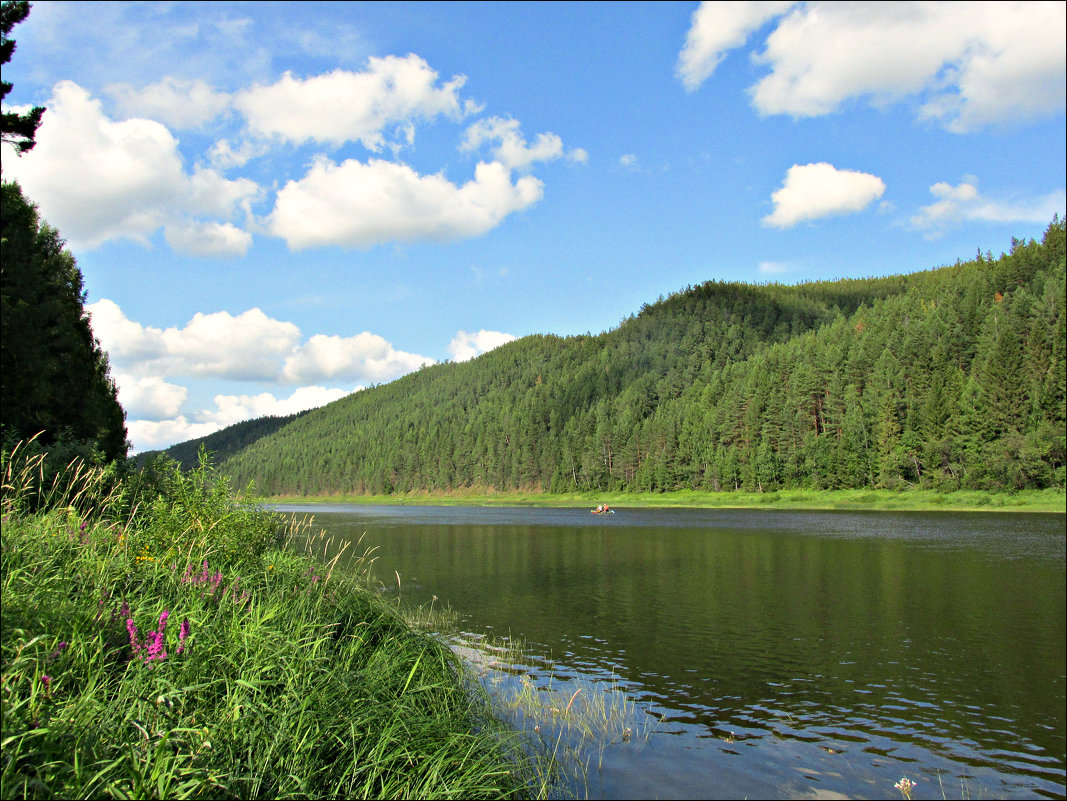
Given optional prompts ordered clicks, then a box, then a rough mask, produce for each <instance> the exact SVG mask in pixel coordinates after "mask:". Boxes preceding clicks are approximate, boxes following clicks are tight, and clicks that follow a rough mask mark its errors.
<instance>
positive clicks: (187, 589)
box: [0, 459, 546, 798]
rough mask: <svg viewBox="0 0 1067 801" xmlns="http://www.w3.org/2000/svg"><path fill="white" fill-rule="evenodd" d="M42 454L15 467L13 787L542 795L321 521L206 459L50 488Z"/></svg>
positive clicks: (8, 618)
mask: <svg viewBox="0 0 1067 801" xmlns="http://www.w3.org/2000/svg"><path fill="white" fill-rule="evenodd" d="M16 462H17V460H16ZM38 467H39V465H35V464H34V463H33V460H30V461H29V462H22V463H21V465H20V464H15V465H12V463H11V461H10V460H8V459H5V464H4V468H5V469H4V471H3V472H4V475H3V497H2V507H3V508H2V514H3V548H2V553H0V602H2V607H3V629H2V635H0V654H2V690H0V702H2V711H3V723H2V726H3V733H2V738H3V743H4V753H3V765H2V775H0V785H2V786H0V797H3V798H15V797H18V798H45V797H47V798H106V797H111V798H115V797H119V798H132V797H154V798H193V797H198V798H199V797H212V798H216V797H217V798H252V797H320V798H321V797H364V798H400V797H405V798H412V797H415V798H426V797H446V796H447V797H461V798H519V797H530V796H531V795H534V796H536V795H540V794H542V793H543V790H544V785H543V781H544V780H543V779H542V780H540V781H539V779H538V778H537V777H538V776H539V775H542V776H543V775H546V774H543V773H538V771H537V770H536V769H535V765H534V759H535V758H534V757H533V756H531V755H530V754H529V753H527V751H526V750H525V748H526V741H525V740H524V738H523V737H522V735H521V734H519V733H517V732H515V731H513V730H511V729H509V728H508V727H507V726H505V725H504V724H503V723H502V722H501V721H500V720H499V719H498V718H497V717H496V715H495V714H494V712H493V709H492V707H491V705H490V702H489V699H488V696H487V695H486V694H485V692H484V691H482V690H481V689H480V688H479V685H478V684H477V681H476V679H475V678H474V677H473V674H472V673H471V672H470V669H469V668H468V667H467V666H466V665H465V664H464V663H463V662H462V661H461V660H460V659H459V658H458V657H457V656H456V655H455V654H454V653H453V652H452V651H451V650H450V649H449V648H448V647H447V645H445V644H443V643H441V642H440V641H439V640H437V639H436V638H434V637H433V636H431V635H429V634H427V633H425V632H422V631H419V630H417V629H416V628H415V627H414V625H412V623H411V622H410V621H409V620H408V619H407V618H406V617H405V616H404V614H403V613H402V612H401V611H400V609H399V608H398V607H397V605H396V603H395V602H390V601H389V600H387V599H386V598H385V597H383V596H381V595H380V594H379V593H377V592H375V591H374V589H373V588H372V587H371V586H370V584H369V582H368V581H367V580H366V572H365V571H360V570H359V569H358V567H359V565H358V561H357V564H356V565H355V568H356V569H355V570H354V571H353V568H352V566H349V567H348V568H346V570H345V571H344V572H345V575H340V571H338V572H337V573H335V572H334V571H333V566H334V564H335V563H336V557H337V556H338V555H339V554H337V553H336V551H332V550H331V549H330V548H329V543H328V541H325V542H324V540H323V537H322V536H321V535H314V532H311V531H308V530H307V529H305V528H302V527H301V526H300V525H298V524H296V523H295V522H292V523H290V524H289V525H288V526H287V527H285V528H280V527H279V526H280V523H281V519H280V516H275V515H267V514H264V513H262V512H258V511H256V510H255V506H256V505H255V504H252V503H251V502H249V500H248V499H241V498H235V497H234V496H233V495H232V494H231V492H230V490H229V487H228V485H227V483H226V480H225V479H224V478H221V477H217V476H214V475H213V474H211V473H210V472H209V471H208V470H207V469H206V468H204V467H203V466H202V467H201V469H200V470H198V471H194V472H193V473H192V474H189V475H183V474H182V473H181V472H180V471H178V470H177V468H176V467H175V469H174V470H172V471H170V472H167V473H165V474H163V475H156V476H153V477H151V481H150V483H149V484H148V485H145V484H144V483H143V482H144V481H145V477H144V476H142V477H140V481H141V482H142V483H141V484H139V485H138V483H137V481H138V480H137V479H136V478H131V479H130V480H129V481H126V482H118V483H115V482H113V481H109V480H108V479H107V476H106V475H103V474H101V473H99V472H96V471H92V470H79V471H77V472H75V473H74V474H73V475H72V476H69V477H68V478H69V480H68V478H62V477H61V480H60V481H59V482H58V483H57V484H56V485H55V486H56V487H58V489H56V490H53V491H51V492H49V491H47V489H46V490H45V492H43V493H42V491H41V487H40V485H39V483H38V484H36V485H35V483H34V475H35V474H37V473H38V470H37V468H38ZM286 546H288V547H286ZM294 546H295V548H296V550H298V551H299V550H304V551H305V553H304V554H303V555H301V554H300V553H294ZM327 554H329V556H330V557H333V558H332V559H330V558H327Z"/></svg>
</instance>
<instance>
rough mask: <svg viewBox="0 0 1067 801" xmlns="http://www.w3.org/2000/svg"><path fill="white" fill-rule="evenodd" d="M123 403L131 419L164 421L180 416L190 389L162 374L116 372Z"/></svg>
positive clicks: (119, 395)
mask: <svg viewBox="0 0 1067 801" xmlns="http://www.w3.org/2000/svg"><path fill="white" fill-rule="evenodd" d="M114 379H115V384H116V385H117V386H118V390H119V392H118V397H119V403H121V404H122V408H123V409H125V410H126V414H127V415H129V417H130V419H140V420H152V421H157V422H158V421H161V420H166V419H168V418H173V417H177V416H178V414H179V412H180V411H181V407H182V404H183V403H185V399H186V397H187V396H188V394H189V390H188V389H186V388H185V387H183V386H179V385H178V384H169V383H167V382H166V381H164V380H163V379H162V378H160V377H159V376H132V375H126V374H124V373H116V374H115V375H114Z"/></svg>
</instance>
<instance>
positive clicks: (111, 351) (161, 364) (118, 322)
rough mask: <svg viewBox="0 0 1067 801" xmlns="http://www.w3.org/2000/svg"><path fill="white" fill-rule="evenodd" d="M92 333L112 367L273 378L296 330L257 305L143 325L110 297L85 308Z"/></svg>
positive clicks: (148, 372) (155, 372)
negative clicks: (167, 324) (173, 323)
mask: <svg viewBox="0 0 1067 801" xmlns="http://www.w3.org/2000/svg"><path fill="white" fill-rule="evenodd" d="M86 310H87V311H88V312H89V314H90V315H91V316H92V325H93V333H95V334H96V336H97V338H98V339H99V340H100V344H101V346H102V347H103V348H104V350H106V351H107V352H108V355H109V357H110V358H111V361H112V363H113V364H115V365H116V367H117V368H119V369H121V370H123V371H125V372H128V373H135V374H138V375H189V376H217V377H223V378H228V379H232V380H264V381H270V380H277V379H278V376H279V373H280V371H281V367H282V365H283V363H284V360H285V359H286V358H287V357H288V356H289V355H290V354H291V353H292V352H293V351H294V349H295V348H296V347H297V344H298V343H299V340H300V329H299V328H297V327H296V326H295V325H293V324H292V323H287V322H282V321H279V320H274V319H272V318H270V317H268V316H267V315H266V314H264V313H263V312H262V311H260V310H259V309H250V310H249V311H246V312H242V313H241V314H238V315H236V316H235V315H231V314H230V313H229V312H225V311H222V312H215V313H213V314H203V313H197V314H196V315H194V316H193V318H192V319H191V320H190V321H189V322H188V323H187V324H186V325H185V326H184V327H183V328H177V327H171V328H167V329H159V328H153V327H150V326H142V325H141V324H140V323H137V322H134V321H133V320H130V319H128V318H127V317H126V315H125V314H124V313H123V311H122V309H121V308H119V306H118V305H117V304H116V303H114V302H113V301H110V300H106V299H105V300H100V301H97V302H96V303H91V304H89V305H88V306H86Z"/></svg>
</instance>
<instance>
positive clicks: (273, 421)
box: [134, 411, 307, 470]
mask: <svg viewBox="0 0 1067 801" xmlns="http://www.w3.org/2000/svg"><path fill="white" fill-rule="evenodd" d="M305 414H307V411H303V412H297V413H296V414H290V415H287V416H285V417H274V416H270V417H258V418H256V419H254V420H245V421H243V422H241V423H234V424H233V425H232V426H227V427H226V428H224V429H222V430H221V431H216V432H215V433H214V434H208V435H207V436H206V437H198V438H197V439H190V440H186V441H185V442H179V443H178V444H177V445H171V446H170V447H169V448H165V449H163V450H159V451H145V452H143V453H139V454H137V456H135V457H134V464H138V465H140V464H144V463H145V462H147V461H148V460H149V459H151V458H152V457H154V456H157V455H159V454H163V455H165V456H168V457H170V458H171V459H173V460H174V461H176V462H178V464H180V465H181V466H182V469H183V470H191V469H193V468H194V467H196V466H197V464H198V463H199V458H200V457H199V454H200V448H201V447H203V448H204V449H206V450H207V452H208V453H209V454H211V461H212V462H213V463H214V464H220V463H222V462H224V461H226V459H228V458H229V457H231V456H233V455H234V454H236V453H238V452H240V451H242V450H244V449H245V448H247V447H248V446H250V445H252V444H253V443H254V442H256V441H257V440H259V439H261V438H263V437H265V436H268V435H269V434H273V433H274V432H275V431H277V430H278V429H280V428H282V427H284V426H287V425H289V423H291V422H293V421H294V420H296V419H297V418H299V417H302V416H303V415H305Z"/></svg>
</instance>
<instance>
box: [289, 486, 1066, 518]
mask: <svg viewBox="0 0 1067 801" xmlns="http://www.w3.org/2000/svg"><path fill="white" fill-rule="evenodd" d="M270 500H271V501H272V502H276V503H307V504H309V505H314V504H316V503H353V504H384V505H389V504H412V505H419V504H421V505H440V506H546V507H547V506H551V507H568V506H571V507H588V508H595V507H596V506H597V504H599V503H608V504H610V505H611V506H612V507H614V508H615V509H616V510H617V511H623V510H625V509H626V508H628V507H629V508H663V507H666V508H671V507H677V508H685V507H689V508H706V509H784V510H789V509H796V510H835V509H840V510H856V511H867V510H870V511H944V512H991V511H1004V512H1053V513H1060V514H1062V513H1063V512H1064V509H1065V503H1067V494H1065V493H1064V491H1063V490H1058V489H1044V490H1023V491H1021V492H1017V493H993V492H986V491H984V490H960V491H957V492H949V493H942V492H935V491H934V490H923V489H909V490H905V491H902V492H897V491H895V490H873V489H862V490H778V491H775V492H699V491H695V490H679V491H676V492H663V493H612V492H602V493H592V492H581V493H578V492H575V493H561V494H559V493H557V494H553V493H530V492H494V493H485V494H472V493H468V492H465V491H463V490H457V491H455V492H452V493H434V494H430V493H425V492H417V493H404V494H396V495H356V496H344V497H339V496H329V497H315V496H310V497H309V496H278V497H274V498H271V499H270Z"/></svg>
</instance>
